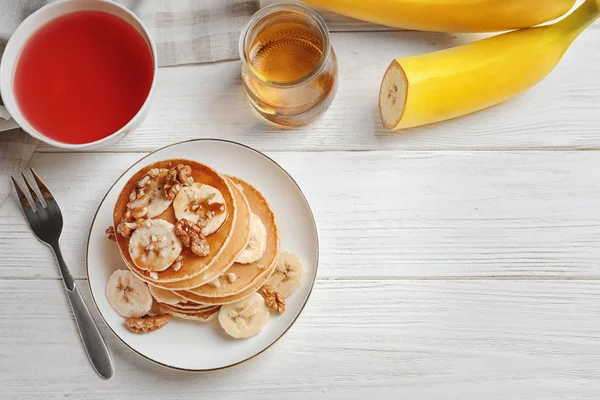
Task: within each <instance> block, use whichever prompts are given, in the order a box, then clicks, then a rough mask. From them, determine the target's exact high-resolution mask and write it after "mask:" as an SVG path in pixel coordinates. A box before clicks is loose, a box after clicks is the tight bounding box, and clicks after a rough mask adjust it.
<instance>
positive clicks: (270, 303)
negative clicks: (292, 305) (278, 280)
mask: <svg viewBox="0 0 600 400" xmlns="http://www.w3.org/2000/svg"><path fill="white" fill-rule="evenodd" d="M260 292H261V294H262V295H263V297H264V298H265V304H266V305H267V307H269V308H270V309H271V310H273V311H275V312H276V313H277V314H281V313H283V312H284V311H285V297H283V295H282V294H281V293H279V292H276V291H275V290H273V288H272V287H271V286H263V287H262V288H261V289H260Z"/></svg>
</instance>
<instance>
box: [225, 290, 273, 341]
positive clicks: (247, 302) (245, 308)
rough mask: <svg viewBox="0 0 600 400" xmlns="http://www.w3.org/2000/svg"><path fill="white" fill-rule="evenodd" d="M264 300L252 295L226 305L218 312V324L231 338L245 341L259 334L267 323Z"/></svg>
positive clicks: (254, 294) (266, 310) (255, 294)
mask: <svg viewBox="0 0 600 400" xmlns="http://www.w3.org/2000/svg"><path fill="white" fill-rule="evenodd" d="M269 315H270V313H269V308H268V307H267V306H266V304H265V299H263V297H262V296H261V295H260V294H258V293H253V294H252V295H250V296H248V297H246V298H245V299H243V300H240V301H238V302H235V303H232V304H226V305H224V306H222V307H221V310H219V317H218V318H219V324H221V327H222V328H223V330H224V331H225V332H226V333H227V334H228V335H229V336H231V337H234V338H236V339H245V338H248V337H250V336H254V335H256V334H257V333H258V332H260V331H261V330H262V329H263V328H264V327H265V325H266V324H267V322H268V321H269Z"/></svg>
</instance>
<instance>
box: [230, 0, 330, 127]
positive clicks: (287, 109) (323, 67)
mask: <svg viewBox="0 0 600 400" xmlns="http://www.w3.org/2000/svg"><path fill="white" fill-rule="evenodd" d="M240 58H241V60H242V81H243V83H244V88H245V90H246V94H247V96H248V99H249V100H250V103H251V104H252V106H253V107H254V108H255V109H256V110H257V111H258V112H259V114H261V115H262V116H263V117H265V118H266V119H268V120H269V121H271V122H274V123H276V124H280V125H285V126H301V125H305V124H307V123H309V122H311V121H312V120H314V119H315V118H317V117H318V116H319V115H321V114H322V113H323V112H325V110H327V108H329V105H330V104H331V102H332V100H333V98H334V97H335V93H336V89H337V70H338V67H337V59H336V56H335V52H334V51H333V48H332V47H331V43H330V40H329V32H328V31H327V26H326V25H325V22H324V21H323V19H322V18H321V17H320V16H319V15H318V14H317V13H316V12H315V11H313V10H312V9H311V8H309V7H307V6H305V5H302V4H297V3H277V4H273V5H270V6H267V7H265V8H263V9H261V10H259V11H258V12H257V13H255V14H254V15H253V16H252V18H251V19H250V21H249V22H248V24H246V26H245V28H244V29H243V30H242V34H241V37H240Z"/></svg>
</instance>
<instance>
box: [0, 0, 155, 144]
mask: <svg viewBox="0 0 600 400" xmlns="http://www.w3.org/2000/svg"><path fill="white" fill-rule="evenodd" d="M83 10H96V11H104V12H108V13H110V14H113V15H115V16H117V17H119V18H121V19H122V20H124V21H126V22H127V23H128V24H130V25H131V26H132V27H134V28H135V29H136V30H137V31H138V32H139V33H140V34H141V35H142V37H143V38H144V40H145V41H146V43H147V44H148V46H149V47H150V49H151V52H152V59H153V63H154V72H153V76H152V84H151V86H150V91H149V92H148V96H147V97H146V100H145V101H144V104H143V105H142V107H141V108H140V110H139V111H138V112H137V114H135V115H134V116H133V118H131V120H130V121H129V122H128V123H127V124H125V126H123V127H122V128H121V129H119V130H118V131H116V132H113V133H112V134H110V135H108V136H106V137H104V138H102V139H99V140H96V141H94V142H90V143H82V144H69V143H62V142H59V141H57V140H54V139H51V138H49V137H47V136H45V135H44V134H43V133H41V132H39V131H38V130H36V129H35V128H34V127H33V126H32V125H31V124H30V123H29V122H28V121H27V119H26V118H25V117H24V116H23V114H22V113H21V111H20V109H19V106H18V104H17V101H16V99H15V94H14V85H13V83H14V82H13V80H14V79H13V75H14V72H15V67H16V64H17V62H18V59H19V55H20V53H21V50H22V49H23V46H24V45H25V43H27V40H28V39H29V38H30V37H31V36H32V34H33V33H35V32H36V31H37V30H38V29H39V28H40V27H41V26H43V25H45V24H46V23H48V22H49V21H51V20H53V19H54V18H57V17H60V16H62V15H65V14H69V13H72V12H75V11H83ZM157 70H158V62H157V56H156V46H155V45H154V41H153V40H152V37H151V36H150V33H149V32H148V29H147V28H146V27H145V26H144V23H143V22H142V21H141V20H140V19H139V18H138V17H137V16H136V15H135V14H134V13H132V12H131V11H129V10H128V9H127V8H125V7H123V6H122V5H120V4H117V3H113V2H111V1H107V0H63V1H57V2H54V3H50V4H48V5H45V6H44V7H42V8H40V9H39V10H37V11H36V12H34V13H33V14H31V15H30V16H29V17H27V18H26V19H25V20H24V21H23V22H22V23H21V24H20V25H19V26H18V27H17V29H16V30H15V32H14V33H13V34H12V36H11V37H10V39H9V40H8V43H7V45H6V48H5V49H4V54H3V55H2V60H1V61H0V95H1V96H2V100H3V102H4V106H5V107H6V110H7V111H8V113H9V114H10V115H11V117H12V118H13V119H14V121H15V122H16V123H17V124H19V126H20V127H21V128H22V129H23V130H24V131H25V132H27V133H28V134H30V135H31V136H33V137H35V138H37V139H39V140H41V141H43V142H46V143H48V144H51V145H53V146H56V147H61V148H64V149H71V150H82V149H86V150H87V149H95V148H99V147H103V146H108V145H110V144H113V143H116V142H118V141H119V140H120V139H122V138H123V137H124V136H125V135H126V134H127V133H129V132H130V131H132V130H133V129H135V128H136V127H137V126H138V125H139V124H140V123H141V122H142V121H143V120H144V118H145V117H146V114H147V112H148V108H149V103H150V100H151V98H152V94H153V93H154V86H155V85H156V74H157ZM0 134H1V133H0Z"/></svg>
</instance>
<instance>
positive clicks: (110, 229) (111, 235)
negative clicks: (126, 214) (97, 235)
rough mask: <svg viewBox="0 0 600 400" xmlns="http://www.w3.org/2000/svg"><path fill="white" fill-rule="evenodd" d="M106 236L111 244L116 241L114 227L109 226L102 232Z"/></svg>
mask: <svg viewBox="0 0 600 400" xmlns="http://www.w3.org/2000/svg"><path fill="white" fill-rule="evenodd" d="M104 233H106V234H107V235H108V240H112V241H113V242H116V241H117V236H116V235H115V227H114V226H112V225H111V226H109V227H108V228H107V229H106V231H104Z"/></svg>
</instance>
